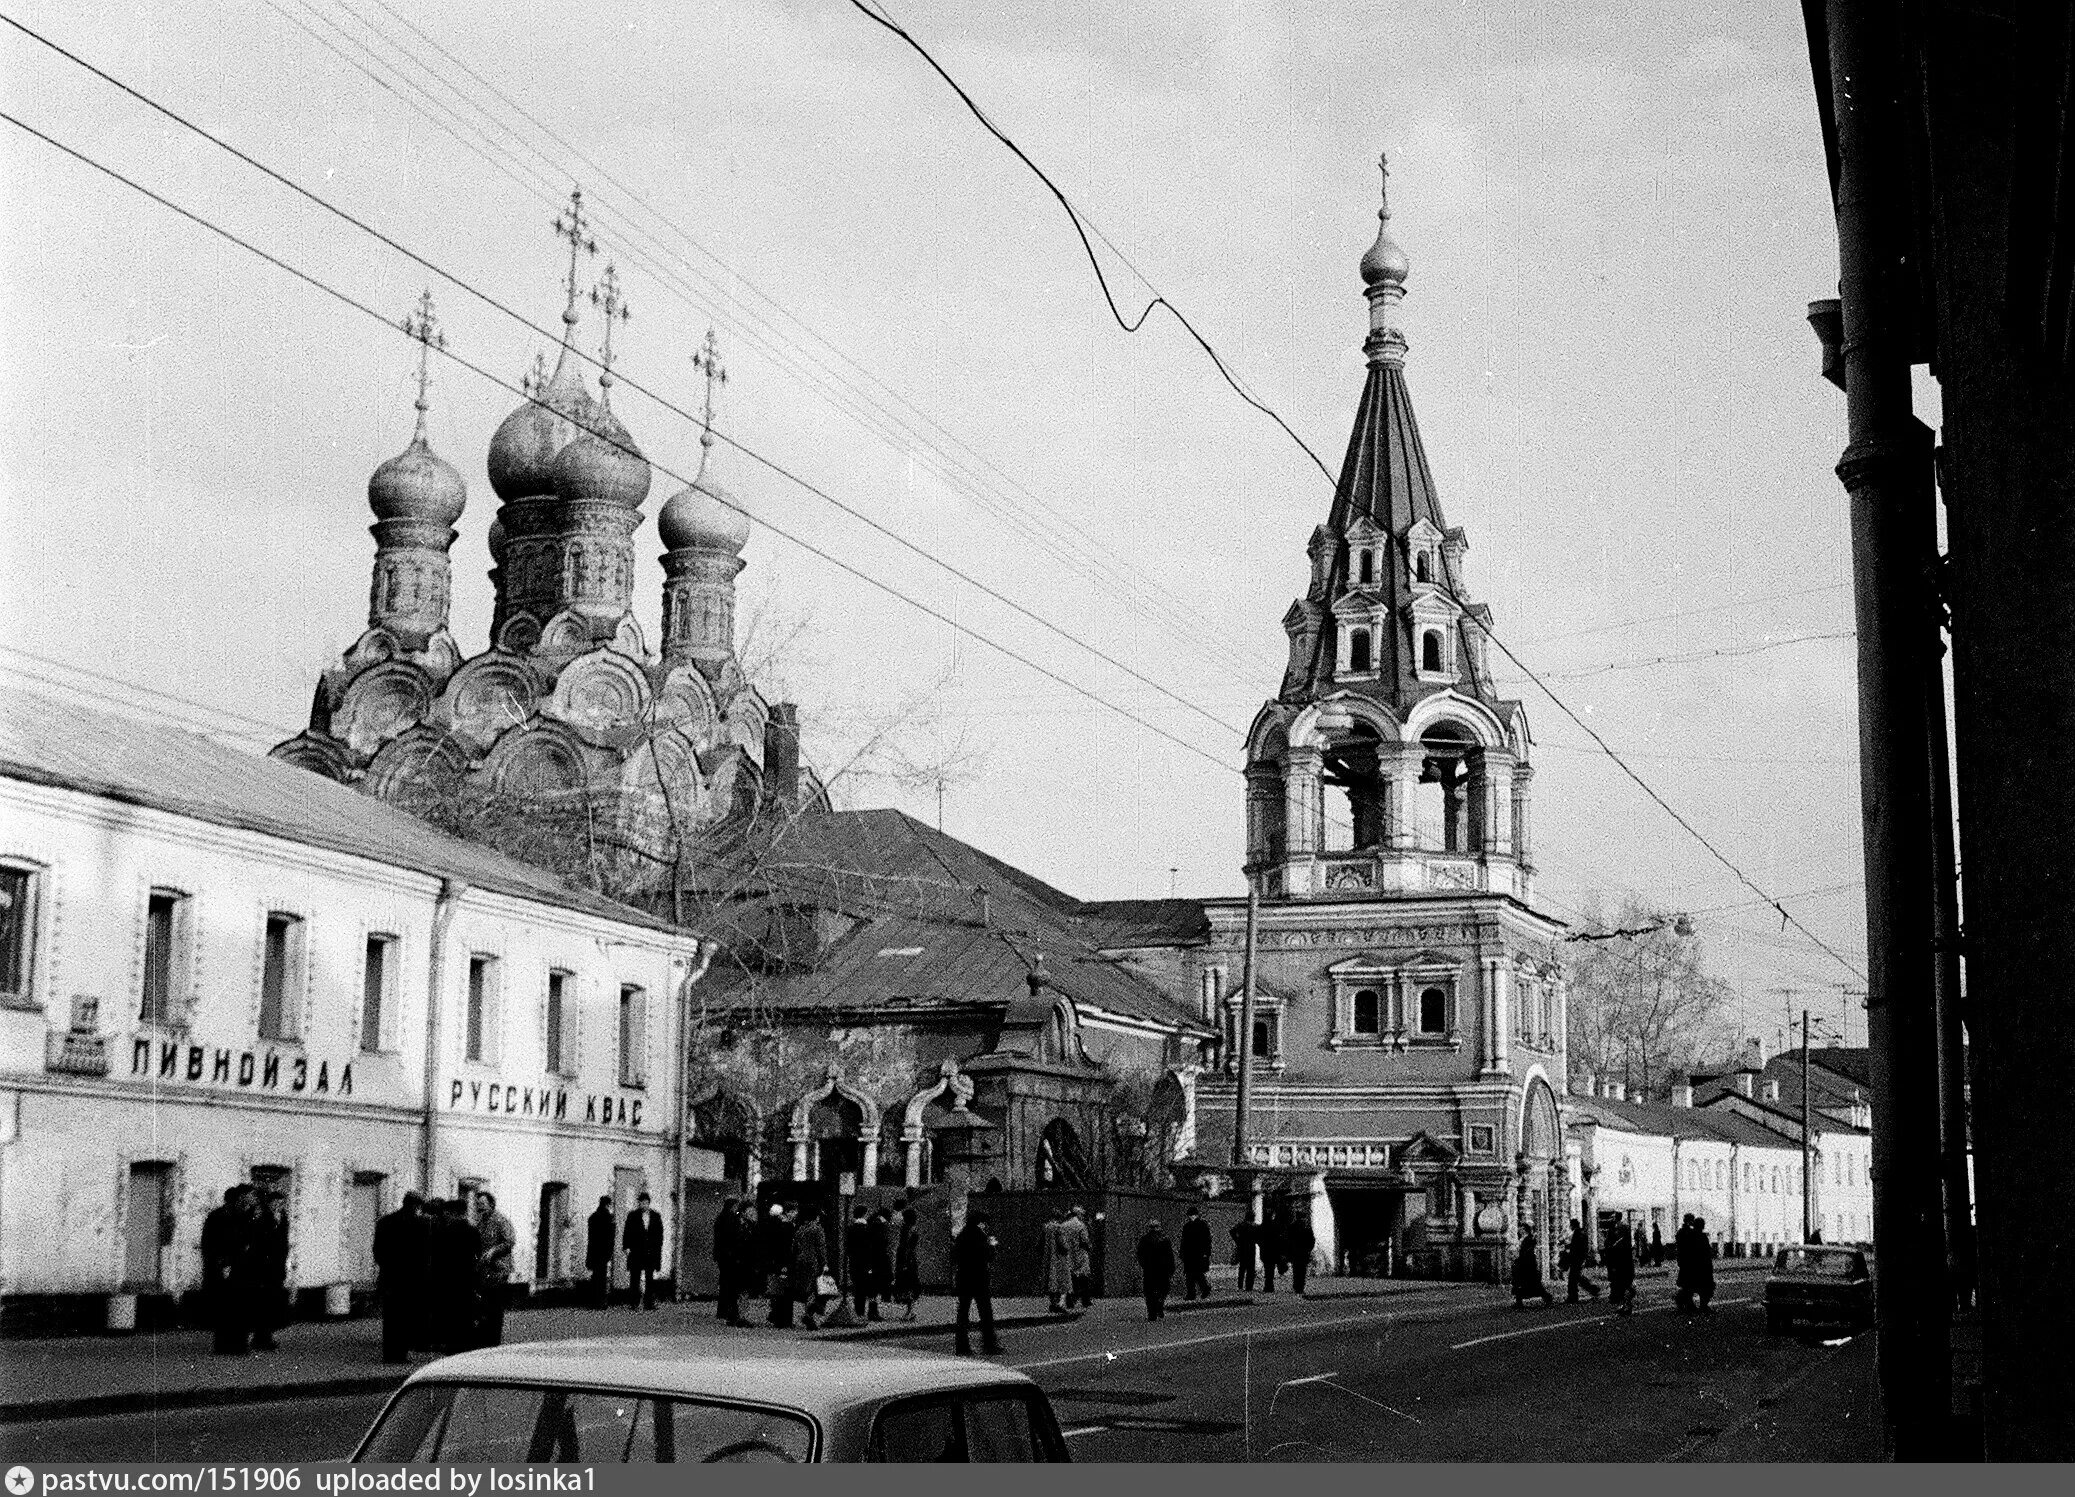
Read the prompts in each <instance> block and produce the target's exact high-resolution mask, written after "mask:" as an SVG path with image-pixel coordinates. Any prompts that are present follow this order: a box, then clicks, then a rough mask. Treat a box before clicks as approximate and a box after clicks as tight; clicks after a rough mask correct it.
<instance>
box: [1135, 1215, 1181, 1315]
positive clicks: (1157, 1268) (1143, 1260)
mask: <svg viewBox="0 0 2075 1497" xmlns="http://www.w3.org/2000/svg"><path fill="white" fill-rule="evenodd" d="M1138 1279H1139V1284H1140V1286H1141V1287H1142V1288H1143V1289H1144V1290H1145V1294H1146V1319H1148V1320H1162V1319H1165V1318H1166V1315H1167V1294H1168V1291H1169V1290H1170V1289H1172V1288H1173V1287H1174V1244H1173V1243H1171V1242H1169V1241H1168V1240H1167V1231H1166V1229H1165V1228H1164V1227H1162V1226H1161V1225H1160V1223H1158V1222H1147V1223H1146V1231H1145V1235H1144V1236H1143V1237H1141V1238H1139V1240H1138Z"/></svg>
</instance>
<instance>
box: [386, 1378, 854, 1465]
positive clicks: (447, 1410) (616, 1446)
mask: <svg viewBox="0 0 2075 1497" xmlns="http://www.w3.org/2000/svg"><path fill="white" fill-rule="evenodd" d="M813 1452H814V1426H813V1425H812V1424H811V1423H810V1422H809V1421H808V1420H807V1418H806V1417H805V1416H804V1415H800V1414H791V1413H785V1412H781V1411H779V1410H776V1409H760V1408H752V1407H749V1406H747V1405H743V1404H731V1403H723V1402H717V1401H706V1400H697V1399H684V1398H665V1397H661V1396H658V1395H655V1394H649V1393H618V1392H613V1391H610V1390H601V1389H590V1388H538V1387H521V1386H510V1385H501V1384H479V1383H444V1382H442V1383H418V1384H416V1385H414V1386H412V1387H409V1388H406V1389H404V1390H403V1392H402V1393H400V1394H398V1395H397V1398H396V1401H395V1402H394V1403H392V1404H391V1405H390V1406H389V1408H388V1409H387V1410H386V1411H385V1412H384V1413H383V1415H382V1420H381V1422H380V1423H379V1424H377V1425H376V1426H375V1429H374V1432H373V1433H372V1434H370V1435H369V1436H368V1438H367V1442H366V1444H365V1445H364V1446H363V1447H362V1449H361V1453H360V1455H359V1457H358V1459H360V1460H363V1461H378V1462H387V1461H394V1462H400V1463H406V1464H413V1463H419V1462H426V1461H441V1460H443V1461H456V1462H465V1463H469V1464H478V1465H480V1464H504V1463H510V1462H514V1461H528V1462H544V1461H553V1462H565V1463H566V1462H582V1463H586V1464H592V1465H607V1464H612V1463H617V1462H636V1463H643V1464H646V1463H649V1462H663V1461H672V1462H677V1461H686V1462H689V1461H804V1460H807V1459H808V1458H809V1457H810V1456H811V1455H812V1454H813Z"/></svg>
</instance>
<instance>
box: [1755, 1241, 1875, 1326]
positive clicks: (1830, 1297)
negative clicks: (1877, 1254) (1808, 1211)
mask: <svg viewBox="0 0 2075 1497" xmlns="http://www.w3.org/2000/svg"><path fill="white" fill-rule="evenodd" d="M1796 1324H1803V1325H1842V1326H1847V1327H1849V1328H1851V1329H1852V1330H1855V1331H1860V1330H1865V1329H1866V1328H1867V1327H1868V1326H1871V1325H1872V1324H1873V1275H1872V1273H1871V1272H1870V1271H1869V1270H1868V1268H1867V1266H1866V1254H1865V1253H1863V1252H1861V1251H1860V1250H1859V1249H1858V1248H1852V1247H1825V1246H1822V1245H1821V1244H1815V1243H1811V1244H1808V1245H1805V1246H1802V1247H1790V1248H1784V1249H1782V1250H1781V1251H1780V1252H1779V1253H1777V1254H1775V1255H1774V1257H1773V1260H1772V1273H1771V1274H1770V1275H1768V1276H1767V1278H1766V1280H1765V1326H1766V1329H1767V1330H1771V1331H1785V1330H1791V1329H1792V1328H1793V1327H1794V1326H1795V1325H1796Z"/></svg>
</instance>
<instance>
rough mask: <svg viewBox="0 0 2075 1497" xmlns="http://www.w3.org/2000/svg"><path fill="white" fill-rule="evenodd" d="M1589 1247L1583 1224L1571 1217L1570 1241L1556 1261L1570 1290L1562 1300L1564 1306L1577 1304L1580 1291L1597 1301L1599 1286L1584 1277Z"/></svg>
mask: <svg viewBox="0 0 2075 1497" xmlns="http://www.w3.org/2000/svg"><path fill="white" fill-rule="evenodd" d="M1589 1247H1590V1245H1589V1244H1588V1243H1587V1241H1586V1239H1585V1225H1584V1223H1582V1222H1580V1221H1579V1220H1578V1219H1577V1218H1576V1217H1575V1216H1574V1217H1572V1218H1571V1236H1570V1240H1569V1241H1568V1242H1566V1243H1565V1244H1564V1245H1563V1255H1562V1256H1561V1257H1560V1258H1559V1259H1558V1260H1557V1267H1559V1268H1561V1269H1562V1270H1563V1271H1564V1276H1565V1280H1566V1282H1567V1283H1568V1285H1569V1288H1570V1294H1569V1295H1568V1296H1567V1297H1566V1299H1565V1300H1564V1303H1565V1304H1569V1305H1575V1304H1577V1303H1578V1291H1579V1290H1580V1289H1583V1290H1585V1291H1586V1292H1587V1293H1589V1294H1591V1296H1592V1297H1593V1299H1594V1300H1595V1301H1597V1300H1598V1299H1599V1285H1597V1284H1595V1283H1594V1282H1593V1281H1592V1280H1591V1279H1588V1278H1586V1277H1585V1262H1586V1258H1587V1256H1588V1253H1589Z"/></svg>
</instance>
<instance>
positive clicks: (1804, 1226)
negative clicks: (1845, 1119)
mask: <svg viewBox="0 0 2075 1497" xmlns="http://www.w3.org/2000/svg"><path fill="white" fill-rule="evenodd" d="M1808 1128H1809V1116H1808V1010H1807V1009H1803V1010H1802V1011H1801V1240H1802V1241H1803V1242H1807V1241H1808V1229H1809V1225H1810V1221H1809V1178H1808V1166H1809V1157H1810V1155H1809V1133H1808Z"/></svg>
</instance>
